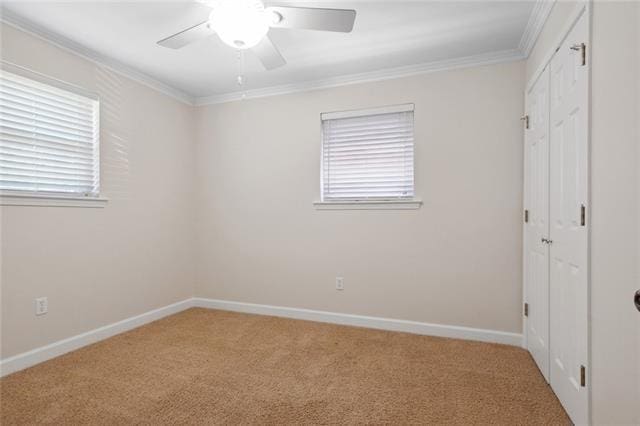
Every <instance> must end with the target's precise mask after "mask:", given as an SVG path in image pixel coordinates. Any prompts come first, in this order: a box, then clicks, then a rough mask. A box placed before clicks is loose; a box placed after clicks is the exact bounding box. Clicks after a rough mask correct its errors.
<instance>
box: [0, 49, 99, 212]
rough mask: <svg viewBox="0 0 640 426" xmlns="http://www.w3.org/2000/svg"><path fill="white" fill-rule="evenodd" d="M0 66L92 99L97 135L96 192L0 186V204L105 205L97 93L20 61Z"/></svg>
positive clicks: (18, 74)
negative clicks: (0, 188) (67, 191)
mask: <svg viewBox="0 0 640 426" xmlns="http://www.w3.org/2000/svg"><path fill="white" fill-rule="evenodd" d="M0 69H1V70H2V71H4V72H7V73H10V74H14V75H17V76H19V77H22V78H26V79H29V80H33V81H35V82H37V83H40V84H44V85H47V86H50V87H53V88H55V89H58V90H62V91H66V92H69V93H72V94H74V95H77V96H82V97H85V98H88V99H90V100H92V101H93V102H95V104H94V106H95V109H96V110H95V114H96V128H97V129H96V136H95V138H96V139H95V147H94V149H95V153H94V155H95V168H96V170H95V174H96V177H97V185H96V192H95V193H91V194H80V193H61V192H53V191H26V190H25V191H20V190H0V206H48V207H104V206H105V205H106V202H107V201H108V199H107V198H105V197H104V196H103V194H102V179H101V171H102V170H101V161H100V149H101V138H100V136H101V127H100V97H99V96H98V94H97V93H94V92H91V91H89V90H86V89H84V88H82V87H80V86H77V85H74V84H71V83H68V82H66V81H62V80H59V79H56V78H53V77H50V76H47V75H44V74H42V73H39V72H37V71H33V70H31V69H28V68H25V67H22V66H20V65H17V64H14V63H11V62H8V61H6V60H2V61H1V62H0Z"/></svg>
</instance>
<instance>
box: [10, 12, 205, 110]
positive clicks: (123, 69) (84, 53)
mask: <svg viewBox="0 0 640 426" xmlns="http://www.w3.org/2000/svg"><path fill="white" fill-rule="evenodd" d="M0 21H1V22H3V23H5V24H7V25H10V26H12V27H14V28H17V29H19V30H20V31H24V32H26V33H28V34H31V35H33V36H35V37H37V38H39V39H42V40H44V41H46V42H49V43H51V44H53V45H55V46H57V47H59V48H61V49H64V50H66V51H69V52H71V53H73V54H75V55H78V56H81V57H82V58H84V59H87V60H89V61H91V62H93V63H95V64H98V65H101V66H105V67H107V68H109V69H111V70H112V71H115V72H117V73H119V74H122V75H123V76H125V77H127V78H130V79H131V80H134V81H136V82H138V83H140V84H143V85H145V86H147V87H150V88H151V89H154V90H156V91H158V92H160V93H163V94H165V95H167V96H170V97H172V98H174V99H177V100H178V101H180V102H183V103H185V104H187V105H193V104H194V98H193V97H192V96H190V95H188V94H186V93H185V92H183V91H181V90H179V89H176V88H175V87H172V86H169V85H168V84H166V83H163V82H161V81H160V80H158V79H155V78H153V77H151V76H149V75H147V74H145V73H143V72H141V71H138V70H136V69H134V68H132V67H130V66H128V65H125V64H123V63H122V62H120V61H118V60H116V59H113V58H111V57H108V56H105V55H102V54H100V53H98V52H96V51H95V50H92V49H89V48H87V47H85V46H83V45H81V44H80V43H77V42H75V41H73V40H71V39H69V38H67V37H64V36H62V35H60V34H57V33H54V32H52V31H49V30H47V29H45V28H43V27H42V26H40V25H38V24H36V23H34V22H32V21H30V20H27V19H24V18H22V17H20V16H18V15H16V14H15V13H13V12H11V11H9V10H7V9H6V8H4V7H2V6H0Z"/></svg>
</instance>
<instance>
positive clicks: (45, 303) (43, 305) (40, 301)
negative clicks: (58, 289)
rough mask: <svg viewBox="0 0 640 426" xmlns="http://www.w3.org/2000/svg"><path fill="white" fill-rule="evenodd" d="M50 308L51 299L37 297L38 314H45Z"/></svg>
mask: <svg viewBox="0 0 640 426" xmlns="http://www.w3.org/2000/svg"><path fill="white" fill-rule="evenodd" d="M48 310H49V300H48V299H47V298H46V297H38V298H37V299H36V315H44V314H46V313H47V312H48Z"/></svg>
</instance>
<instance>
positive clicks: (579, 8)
mask: <svg viewBox="0 0 640 426" xmlns="http://www.w3.org/2000/svg"><path fill="white" fill-rule="evenodd" d="M592 1H593V0H582V1H580V2H579V3H578V4H577V5H576V7H575V9H574V10H573V11H572V12H571V15H570V16H569V18H568V19H567V21H566V23H565V24H564V27H563V28H562V30H561V31H560V33H559V35H558V37H557V38H556V39H555V40H554V42H553V43H552V44H551V46H552V47H551V48H550V49H548V50H547V51H546V52H545V54H544V60H543V61H542V62H541V63H540V64H539V65H538V68H537V69H536V71H535V72H534V73H533V74H532V76H531V78H530V79H529V81H528V82H527V84H526V86H525V91H524V102H525V105H524V108H525V114H526V113H528V111H526V107H527V106H526V99H527V96H529V93H530V92H531V90H533V87H534V85H535V84H536V83H537V81H538V79H539V78H540V76H541V75H542V73H543V72H544V70H545V68H547V66H549V64H550V63H551V59H553V56H554V55H555V53H556V52H557V51H558V49H560V46H561V45H562V43H564V41H565V39H566V38H567V36H568V35H569V33H570V32H571V30H573V27H574V26H575V24H576V22H578V20H579V19H580V18H581V17H582V16H583V15H584V16H586V18H587V39H588V40H587V67H588V69H587V145H588V148H587V157H588V158H587V220H586V227H587V365H586V367H587V374H586V384H587V386H586V387H587V389H586V390H587V406H588V407H587V419H588V422H589V424H591V419H592V410H591V407H592V395H593V392H592V386H591V383H592V382H591V378H592V377H593V376H592V374H591V212H592V208H591V122H592V121H591V117H592V108H591V105H592V101H591V92H592V90H591V85H592V76H591V69H592V68H591V61H592V55H591V52H592V46H593V30H592V28H593V5H592ZM522 144H523V145H522V146H523V147H524V148H526V146H525V137H524V132H523V139H522ZM522 161H523V170H524V167H526V165H525V164H524V163H525V158H524V155H523V158H522ZM523 188H524V186H523ZM526 201H527V200H526V199H525V197H524V192H523V198H522V203H523V206H522V214H523V215H524V209H526V208H527V206H526ZM521 223H522V253H523V258H522V262H523V263H522V266H523V268H522V305H521V307H522V311H521V312H522V318H523V320H522V347H523V348H524V349H525V350H526V349H527V347H528V342H529V340H528V339H529V336H528V334H527V317H526V316H525V315H524V304H525V302H526V301H527V299H526V297H527V279H526V276H525V268H524V262H525V256H524V253H525V250H526V246H525V244H526V237H525V233H526V227H525V224H524V220H522V222H521Z"/></svg>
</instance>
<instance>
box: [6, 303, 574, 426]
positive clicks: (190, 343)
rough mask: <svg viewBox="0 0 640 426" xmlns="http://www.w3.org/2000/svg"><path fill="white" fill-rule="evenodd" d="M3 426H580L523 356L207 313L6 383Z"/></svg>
mask: <svg viewBox="0 0 640 426" xmlns="http://www.w3.org/2000/svg"><path fill="white" fill-rule="evenodd" d="M0 398H1V399H0V404H1V406H0V409H1V417H0V423H2V425H3V426H6V425H13V424H34V423H48V424H57V425H72V424H104V425H116V424H148V425H157V424H445V423H446V424H454V423H455V424H473V423H475V424H489V423H494V424H510V425H513V424H567V423H569V420H568V418H567V416H566V414H565V413H564V411H563V409H562V407H561V406H560V403H559V402H558V400H557V399H556V397H555V396H554V395H553V393H552V392H551V390H550V389H549V387H548V386H547V384H546V383H545V382H544V379H543V378H542V376H541V375H540V373H539V372H538V370H537V369H536V366H535V365H534V363H533V361H532V360H531V358H530V357H529V355H528V354H527V352H525V351H524V350H522V349H519V348H515V347H510V346H504V345H496V344H486V343H474V342H467V341H462V340H454V339H443V338H435V337H426V336H417V335H411V334H404V333H394V332H386V331H376V330H369V329H363V328H354V327H344V326H337V325H330V324H320V323H313V322H306V321H297V320H289V319H282V318H274V317H265V316H256V315H246V314H237V313H230V312H223V311H213V310H205V309H190V310H188V311H185V312H182V313H179V314H177V315H173V316H171V317H167V318H165V319H162V320H160V321H157V322H154V323H152V324H149V325H147V326H144V327H141V328H138V329H136V330H133V331H130V332H128V333H125V334H121V335H119V336H116V337H113V338H111V339H108V340H105V341H103V342H100V343H97V344H94V345H92V346H88V347H86V348H83V349H80V350H78V351H75V352H73V353H70V354H67V355H64V356H62V357H59V358H56V359H53V360H51V361H48V362H45V363H43V364H40V365H37V366H35V367H33V368H30V369H27V370H24V371H21V372H18V373H15V374H12V375H10V376H7V377H5V378H3V379H2V380H0Z"/></svg>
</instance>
